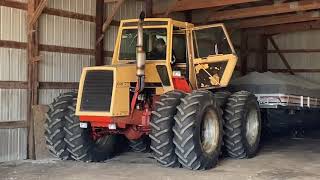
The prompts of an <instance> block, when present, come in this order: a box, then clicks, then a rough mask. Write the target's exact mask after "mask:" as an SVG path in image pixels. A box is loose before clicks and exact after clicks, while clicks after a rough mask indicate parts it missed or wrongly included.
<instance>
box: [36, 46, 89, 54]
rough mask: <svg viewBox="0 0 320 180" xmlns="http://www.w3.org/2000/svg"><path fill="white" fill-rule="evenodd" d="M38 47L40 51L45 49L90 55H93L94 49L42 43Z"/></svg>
mask: <svg viewBox="0 0 320 180" xmlns="http://www.w3.org/2000/svg"><path fill="white" fill-rule="evenodd" d="M39 48H40V51H47V52H60V53H68V54H83V55H92V56H94V54H95V50H94V49H86V48H74V47H64V46H55V45H44V44H41V45H40V46H39Z"/></svg>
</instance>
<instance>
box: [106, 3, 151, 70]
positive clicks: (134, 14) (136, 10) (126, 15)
mask: <svg viewBox="0 0 320 180" xmlns="http://www.w3.org/2000/svg"><path fill="white" fill-rule="evenodd" d="M114 6H115V3H106V6H105V11H106V16H107V17H108V16H109V15H110V14H111V13H112V9H113V8H114ZM141 11H145V3H144V2H143V1H133V0H128V1H125V2H124V3H123V4H122V5H121V7H120V9H119V11H118V12H117V14H116V16H115V17H114V20H115V21H120V20H121V19H132V18H138V17H139V14H140V12H141ZM118 29H119V27H118V26H113V25H111V26H110V27H109V28H108V30H107V32H106V36H105V37H106V38H105V39H104V50H105V51H111V52H113V50H114V45H115V43H116V39H117V34H118ZM111 60H112V57H106V58H105V64H110V62H111Z"/></svg>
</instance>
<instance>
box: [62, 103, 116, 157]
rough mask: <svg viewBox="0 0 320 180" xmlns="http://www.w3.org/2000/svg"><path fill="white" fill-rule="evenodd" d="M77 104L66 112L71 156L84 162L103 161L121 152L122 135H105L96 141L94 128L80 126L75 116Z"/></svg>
mask: <svg viewBox="0 0 320 180" xmlns="http://www.w3.org/2000/svg"><path fill="white" fill-rule="evenodd" d="M75 105H76V101H74V102H73V105H71V106H69V107H68V109H69V111H68V113H67V114H66V116H65V117H66V126H65V128H64V130H65V132H66V136H65V142H66V143H67V144H68V147H67V149H68V151H69V152H70V153H71V157H72V158H73V159H74V160H77V161H84V162H101V161H104V160H107V159H110V158H112V157H113V156H114V155H115V154H116V153H118V152H119V149H118V148H117V147H119V145H121V144H122V140H121V139H120V138H121V137H120V136H117V135H105V136H103V137H101V138H99V139H98V140H96V141H94V140H93V139H92V136H91V131H92V128H91V127H90V126H88V128H86V129H83V128H80V121H79V118H78V117H77V116H75Z"/></svg>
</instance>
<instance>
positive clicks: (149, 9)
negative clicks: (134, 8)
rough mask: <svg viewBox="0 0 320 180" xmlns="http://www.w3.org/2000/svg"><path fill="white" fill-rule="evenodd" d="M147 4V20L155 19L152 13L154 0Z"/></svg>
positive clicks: (148, 0)
mask: <svg viewBox="0 0 320 180" xmlns="http://www.w3.org/2000/svg"><path fill="white" fill-rule="evenodd" d="M145 3H146V17H147V18H152V17H153V12H152V9H153V3H152V0H146V1H145Z"/></svg>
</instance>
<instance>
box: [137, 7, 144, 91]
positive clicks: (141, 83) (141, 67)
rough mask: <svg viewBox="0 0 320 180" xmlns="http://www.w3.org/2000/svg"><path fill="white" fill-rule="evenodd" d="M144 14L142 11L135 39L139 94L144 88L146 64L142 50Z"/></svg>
mask: <svg viewBox="0 0 320 180" xmlns="http://www.w3.org/2000/svg"><path fill="white" fill-rule="evenodd" d="M144 18H145V13H144V12H143V11H142V12H141V14H140V17H139V21H138V37H137V46H136V51H137V52H136V54H137V72H136V74H137V77H138V82H137V83H138V91H139V92H141V91H143V89H144V86H145V64H146V52H145V51H144V49H143V22H144Z"/></svg>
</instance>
